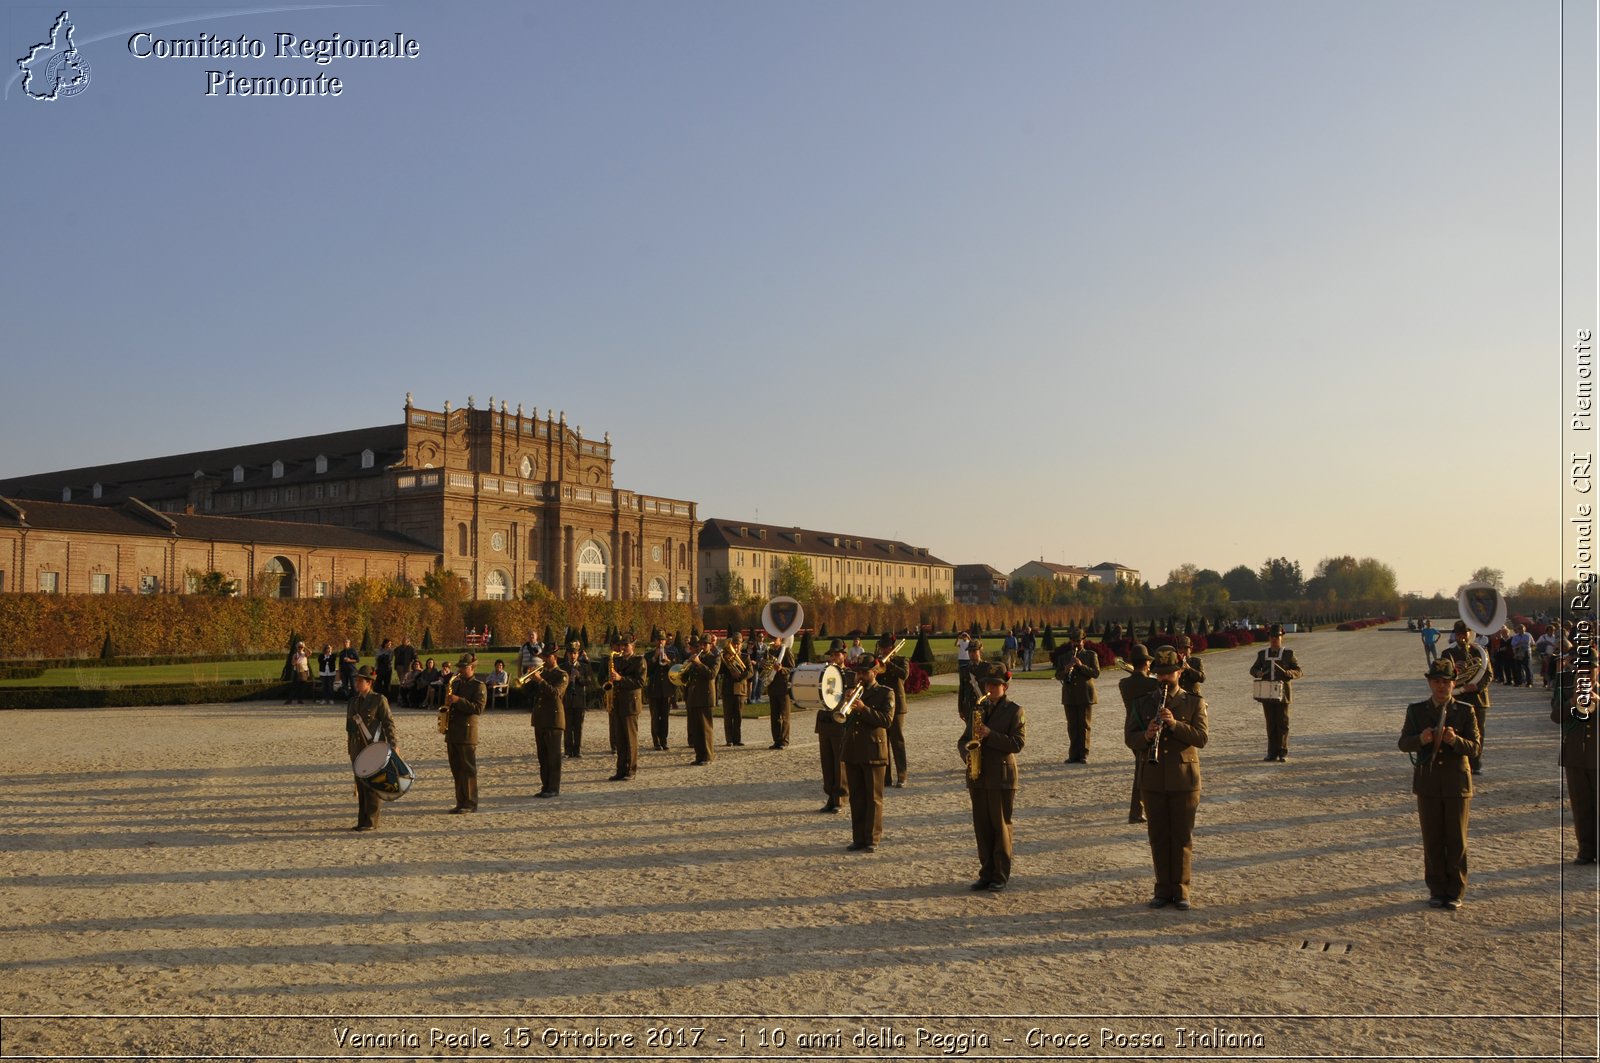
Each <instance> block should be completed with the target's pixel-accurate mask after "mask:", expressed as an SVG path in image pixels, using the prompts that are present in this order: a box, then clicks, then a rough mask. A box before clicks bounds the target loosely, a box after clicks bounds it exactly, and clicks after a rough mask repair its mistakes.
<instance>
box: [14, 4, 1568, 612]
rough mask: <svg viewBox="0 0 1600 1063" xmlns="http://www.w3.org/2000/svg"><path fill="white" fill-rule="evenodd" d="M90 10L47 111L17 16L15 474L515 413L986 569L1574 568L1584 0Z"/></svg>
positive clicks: (659, 468)
mask: <svg viewBox="0 0 1600 1063" xmlns="http://www.w3.org/2000/svg"><path fill="white" fill-rule="evenodd" d="M69 10H70V11H71V13H72V17H73V22H74V24H75V26H76V37H75V40H76V43H77V44H78V46H79V49H80V52H81V54H82V56H83V57H84V58H85V59H86V60H87V61H88V63H89V64H90V68H91V75H92V76H91V82H90V84H89V86H88V87H87V88H86V89H85V90H84V91H83V92H82V93H80V94H79V95H76V96H73V97H71V98H64V99H58V100H55V101H53V102H49V103H42V102H38V101H34V100H30V99H27V98H26V97H25V96H24V95H23V93H22V92H21V89H20V83H19V77H18V76H17V72H16V64H15V60H16V59H17V57H19V56H22V55H24V54H25V53H26V52H27V50H28V48H29V47H30V46H31V45H33V44H36V43H38V42H39V41H40V40H42V39H44V38H45V37H46V36H47V35H48V32H49V29H50V25H51V23H52V22H53V21H54V19H55V17H56V15H57V14H58V13H59V11H60V7H59V6H48V5H46V6H38V5H32V4H27V3H21V4H8V5H7V6H6V8H5V18H4V32H5V34H6V56H7V64H8V65H7V70H6V73H7V74H8V75H9V77H10V80H9V82H8V83H7V87H6V98H5V100H4V102H3V103H0V128H3V135H4V139H5V146H6V151H5V158H6V161H7V165H6V166H5V168H4V175H3V176H0V204H3V208H4V209H3V217H4V219H5V224H6V230H7V231H6V240H5V246H6V247H7V248H8V250H9V251H10V253H9V254H7V255H5V256H4V257H3V259H0V281H3V284H0V293H3V294H0V300H3V301H0V313H3V317H4V320H5V322H6V326H5V329H4V336H3V339H0V344H3V345H4V347H5V349H6V356H5V358H4V363H5V365H6V366H7V369H6V377H7V381H6V388H5V390H6V392H7V396H8V400H9V401H7V402H6V404H5V416H4V421H3V422H0V443H3V450H0V453H3V455H4V457H3V460H0V475H5V476H10V475H19V474H22V473H25V472H29V471H43V470H50V469H58V468H66V467H72V466H77V465H85V464H94V463H99V462H103V461H108V460H114V459H125V458H134V457H141V456H152V455H157V454H165V453H175V452H181V451H189V450H198V449H206V448H209V447H213V446H220V445H225V444H232V443H243V442H252V441H258V440H263V439H271V438H278V437H287V436H295V435H303V434H309V433H314V432H319V431H328V430H335V429H342V428H352V427H360V426H365V425H374V424H383V423H391V422H393V421H395V420H396V419H397V418H398V417H399V416H400V409H401V406H402V404H403V402H404V398H405V393H406V392H407V391H411V392H414V393H415V395H416V400H417V402H418V404H419V405H426V406H432V407H438V406H439V405H441V404H442V403H443V402H444V401H445V400H447V399H448V400H450V401H451V402H452V403H453V404H455V405H461V404H463V403H464V402H465V401H466V397H467V396H468V395H469V394H471V395H475V396H476V397H477V400H478V403H479V404H480V405H482V404H483V403H485V402H486V401H487V400H488V397H489V396H491V395H493V396H495V397H496V399H497V400H498V399H500V398H505V399H507V400H509V401H510V403H511V404H512V405H513V406H515V404H516V403H518V402H522V403H524V404H525V406H526V407H528V408H530V409H531V408H533V407H535V406H537V407H538V408H540V409H541V410H542V409H545V408H552V409H556V410H565V411H566V413H567V417H568V420H569V422H573V423H576V424H579V425H582V426H583V428H584V430H585V432H586V434H592V435H594V436H599V435H600V434H601V433H603V432H606V431H609V432H610V433H611V436H612V440H613V442H614V444H615V446H616V451H615V452H616V455H617V466H616V472H617V480H618V483H619V485H620V486H623V487H627V488H631V489H635V490H641V491H648V492H653V493H657V494H664V495H669V496H674V497H680V498H688V499H692V500H695V501H697V502H699V503H700V507H701V508H700V512H701V515H702V516H732V517H748V518H751V519H755V518H757V516H759V519H760V520H763V521H769V522H773V523H783V524H799V525H804V526H808V527H818V528H824V529H829V530H841V531H843V530H848V531H852V532H856V533H859V534H868V535H883V536H890V537H895V538H900V539H905V540H908V541H910V542H912V543H914V544H917V545H922V546H927V547H929V548H930V549H931V550H932V551H933V552H934V553H935V554H937V555H939V556H941V557H943V558H944V559H946V560H948V561H952V562H955V563H965V562H986V563H989V564H992V565H994V566H996V567H997V568H1001V569H1010V568H1013V567H1015V566H1016V565H1018V564H1021V563H1022V562H1023V561H1026V560H1028V559H1030V558H1036V557H1039V556H1041V555H1042V556H1043V557H1045V558H1046V559H1047V560H1051V561H1063V562H1068V563H1075V564H1076V563H1083V564H1094V563H1096V562H1099V561H1105V560H1116V561H1120V562H1122V563H1124V564H1128V565H1131V566H1134V567H1136V568H1139V569H1141V570H1143V571H1144V572H1145V574H1146V576H1147V577H1149V578H1150V579H1151V580H1152V582H1160V581H1161V580H1162V579H1163V578H1164V577H1165V575H1166V573H1167V571H1168V570H1169V569H1171V568H1173V567H1176V566H1177V565H1179V564H1181V563H1183V562H1185V561H1193V562H1195V563H1197V564H1199V565H1200V566H1202V567H1210V568H1216V569H1218V570H1219V571H1225V570H1227V569H1228V568H1230V567H1232V566H1234V565H1237V564H1248V565H1252V566H1255V565H1259V564H1260V563H1261V562H1262V560H1263V559H1265V558H1267V557H1268V556H1277V555H1286V556H1288V557H1290V558H1292V559H1296V560H1299V561H1300V562H1301V563H1302V564H1303V566H1304V567H1305V569H1306V571H1307V573H1308V574H1309V572H1310V570H1311V569H1312V567H1313V566H1314V565H1315V564H1316V562H1317V561H1318V560H1319V559H1321V558H1323V557H1327V556H1330V555H1337V554H1354V555H1356V556H1358V557H1359V556H1374V557H1378V558H1380V559H1382V560H1384V561H1386V562H1388V563H1389V564H1391V565H1392V566H1394V568H1395V569H1396V571H1397V573H1398V574H1399V577H1400V585H1401V588H1402V589H1403V590H1414V591H1419V592H1422V593H1430V592H1432V591H1434V590H1437V589H1445V590H1453V589H1454V587H1455V586H1456V584H1458V583H1459V582H1461V581H1463V580H1464V579H1466V578H1467V576H1468V575H1469V574H1470V572H1471V571H1472V570H1473V569H1475V568H1477V567H1478V566H1480V565H1490V566H1493V567H1496V568H1500V569H1503V570H1504V571H1505V574H1506V576H1507V577H1508V578H1509V579H1510V580H1511V581H1512V582H1513V583H1515V582H1518V581H1520V580H1522V579H1524V578H1526V577H1529V576H1533V577H1537V578H1540V579H1543V578H1548V577H1552V576H1555V575H1557V573H1558V571H1559V568H1560V559H1559V540H1558V538H1557V531H1556V527H1557V524H1558V523H1559V521H1558V516H1559V513H1560V507H1559V494H1558V492H1559V488H1560V481H1561V477H1562V465H1561V461H1560V458H1561V455H1560V440H1559V435H1558V433H1559V428H1560V408H1561V396H1560V394H1559V372H1560V343H1561V336H1560V318H1559V301H1558V300H1559V292H1558V274H1557V271H1558V267H1559V259H1558V254H1557V249H1558V239H1559V216H1558V206H1559V203H1558V196H1557V192H1558V179H1559V172H1558V162H1559V156H1558V151H1559V144H1560V141H1559V116H1558V109H1557V103H1558V100H1559V95H1558V88H1559V82H1558V70H1557V60H1558V57H1559V47H1560V37H1559V7H1558V6H1557V5H1554V4H1543V3H1539V4H1533V3H1514V2H1510V0H1497V2H1470V0H1439V2H1427V0H1412V2H1391V0H1381V2H1339V3H1333V2H1323V3H1309V2H1308V3H1281V2H1274V0H1262V2H1244V0H1240V2H1199V3H1157V2H1150V3H1139V2H1128V3H1121V2H1112V0H1093V2H1091V0H1080V2H1068V0H1060V2H1048V3H1046V2H1039V3H1029V2H1006V0H1001V2H996V3H982V4H980V3H976V2H962V3H951V2H930V0H918V2H900V0H875V2H871V3H860V2H848V3H847V2H829V0H817V2H805V3H801V2H798V0H773V2H766V3H747V2H741V0H717V2H709V0H708V2H683V0H664V2H655V3H646V2H630V3H614V2H606V0H585V2H581V3H580V2H577V0H564V2H550V3H513V2H494V3H488V2H484V3H468V4H460V5H444V4H433V3H428V4H423V3H382V4H370V5H345V6H337V7H335V6H325V7H322V8H320V9H299V10H296V9H289V8H288V7H287V6H284V7H278V6H276V5H270V4H259V5H231V4H227V3H213V4H163V5H160V6H144V5H140V4H137V3H134V4H116V5H110V4H100V5H96V6H92V7H81V8H80V7H71V8H70V9H69ZM263 11H266V12H270V13H264V14H261V13H257V14H246V13H243V12H263ZM177 19H186V20H188V21H184V22H182V23H180V24H172V23H173V22H174V21H175V20H177ZM138 30H149V31H150V32H151V33H152V34H154V36H156V37H159V38H162V39H169V38H174V37H184V38H191V39H192V38H194V37H196V36H197V35H198V34H200V33H202V32H205V33H208V34H210V35H212V36H215V37H227V38H236V37H238V36H239V35H240V34H245V35H248V36H250V37H256V38H260V39H262V40H263V41H264V43H265V45H266V47H267V50H268V56H267V57H266V58H264V59H260V60H256V59H246V60H239V59H166V60H161V59H155V58H151V59H138V58H135V57H134V56H132V55H130V53H129V48H128V37H129V36H130V35H131V34H132V33H133V32H135V31H138ZM280 31H282V32H291V33H295V34H297V35H298V36H301V37H318V36H326V35H329V34H332V33H334V32H338V33H340V34H342V35H344V36H346V37H379V36H385V35H390V34H393V33H395V32H400V33H404V34H406V35H407V36H409V37H411V38H415V39H416V40H417V41H418V42H419V45H420V48H421V56H420V58H418V59H415V60H403V61H401V60H383V59H338V60H335V61H334V62H332V63H330V64H328V65H326V66H318V65H316V64H315V63H312V62H309V61H307V60H303V59H299V60H297V59H287V58H286V59H276V58H274V57H273V56H272V49H273V44H274V41H273V35H274V34H275V33H277V32H280ZM208 69H220V70H226V69H233V70H234V71H235V73H237V74H239V75H241V76H268V75H270V76H275V77H276V76H283V75H294V76H304V77H309V76H315V75H316V74H318V73H322V74H328V75H332V76H337V77H339V78H341V79H342V81H343V83H344V89H343V94H342V95H341V96H339V97H338V98H328V97H323V98H293V99H287V98H240V97H234V98H225V97H209V98H208V97H207V96H206V95H205V91H206V84H207V77H206V73H205V72H206V71H207V70H208Z"/></svg>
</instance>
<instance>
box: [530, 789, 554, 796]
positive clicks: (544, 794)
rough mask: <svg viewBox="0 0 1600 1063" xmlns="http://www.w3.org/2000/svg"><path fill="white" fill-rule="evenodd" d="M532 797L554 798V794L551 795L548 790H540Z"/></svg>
mask: <svg viewBox="0 0 1600 1063" xmlns="http://www.w3.org/2000/svg"><path fill="white" fill-rule="evenodd" d="M533 796H535V797H554V796H555V794H553V793H551V792H550V791H549V790H540V791H539V792H538V793H536V794H534V795H533Z"/></svg>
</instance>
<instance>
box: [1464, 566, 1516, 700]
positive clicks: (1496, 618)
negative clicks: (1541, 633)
mask: <svg viewBox="0 0 1600 1063" xmlns="http://www.w3.org/2000/svg"><path fill="white" fill-rule="evenodd" d="M1456 609H1457V611H1458V612H1459V613H1460V614H1461V622H1462V623H1464V624H1466V625H1467V627H1468V628H1470V629H1471V630H1473V631H1475V632H1477V633H1478V635H1480V636H1481V637H1483V638H1485V639H1487V638H1489V636H1491V635H1494V634H1496V633H1497V632H1499V630H1500V629H1501V628H1502V627H1504V626H1505V622H1506V598H1505V595H1503V594H1501V593H1500V590H1499V588H1498V587H1496V586H1494V584H1492V583H1482V582H1474V583H1463V584H1462V585H1461V589H1460V590H1458V591H1456ZM1478 654H1479V656H1478V670H1477V671H1476V672H1475V673H1474V674H1472V675H1470V676H1466V675H1458V676H1456V684H1457V685H1458V686H1472V685H1474V684H1477V683H1479V682H1481V681H1482V680H1483V676H1484V673H1485V672H1487V671H1488V670H1489V650H1488V648H1487V647H1486V646H1480V647H1478ZM1471 658H1472V655H1471V654H1468V655H1467V659H1468V660H1471Z"/></svg>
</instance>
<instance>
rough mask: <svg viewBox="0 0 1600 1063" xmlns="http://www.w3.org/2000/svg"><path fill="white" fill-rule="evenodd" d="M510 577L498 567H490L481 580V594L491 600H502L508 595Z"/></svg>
mask: <svg viewBox="0 0 1600 1063" xmlns="http://www.w3.org/2000/svg"><path fill="white" fill-rule="evenodd" d="M510 586H511V579H510V577H508V576H507V575H506V574H505V573H504V572H502V571H501V570H500V569H498V568H496V569H491V570H490V571H489V575H488V576H487V577H486V578H485V579H484V581H483V596H484V597H485V598H487V599H489V600H490V601H492V602H503V601H505V600H506V599H507V598H508V597H510Z"/></svg>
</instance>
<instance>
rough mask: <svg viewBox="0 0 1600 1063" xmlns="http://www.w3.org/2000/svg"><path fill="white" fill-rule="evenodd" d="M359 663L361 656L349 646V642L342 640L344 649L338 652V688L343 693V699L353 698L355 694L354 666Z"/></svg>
mask: <svg viewBox="0 0 1600 1063" xmlns="http://www.w3.org/2000/svg"><path fill="white" fill-rule="evenodd" d="M360 663H361V654H359V653H357V652H356V651H355V648H354V647H353V646H351V645H350V640H349V639H345V640H344V649H342V650H340V651H339V687H340V689H341V690H343V691H344V693H343V695H342V696H343V697H355V692H356V665H358V664H360Z"/></svg>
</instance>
